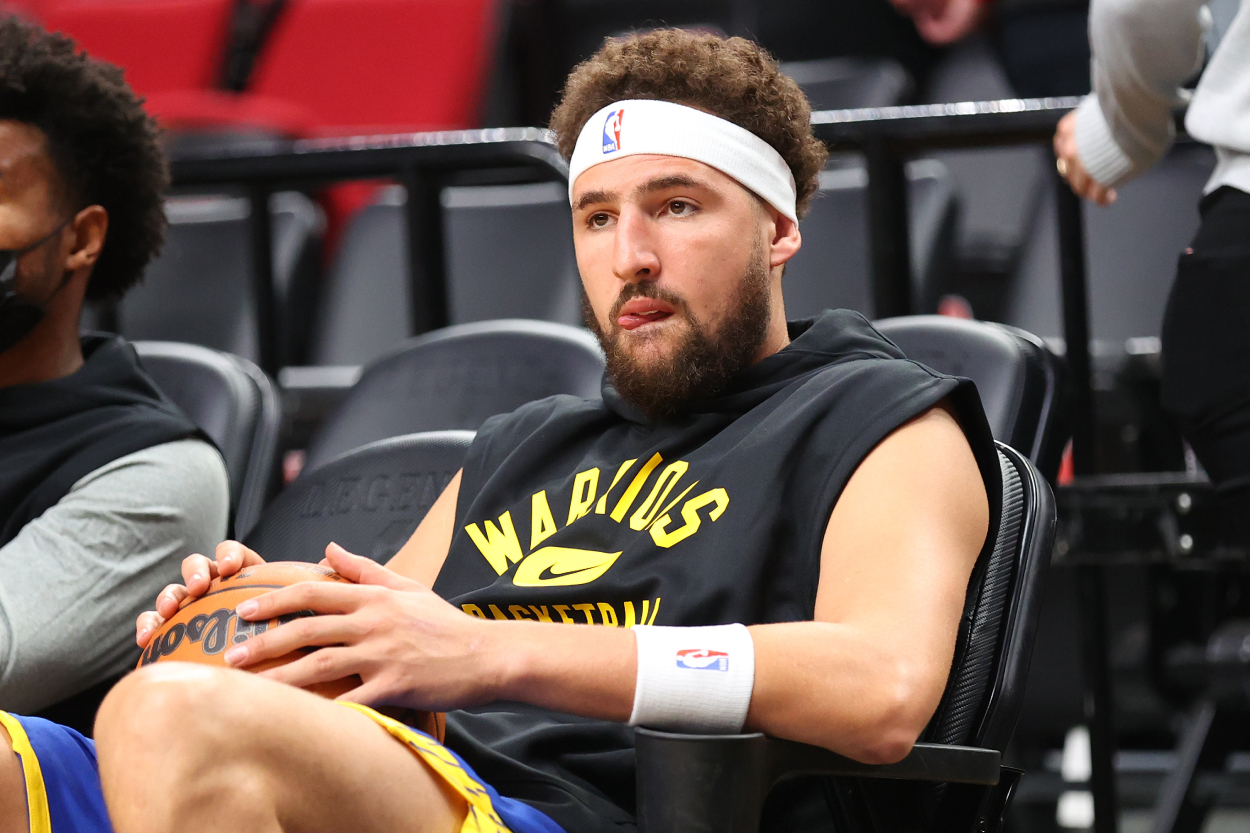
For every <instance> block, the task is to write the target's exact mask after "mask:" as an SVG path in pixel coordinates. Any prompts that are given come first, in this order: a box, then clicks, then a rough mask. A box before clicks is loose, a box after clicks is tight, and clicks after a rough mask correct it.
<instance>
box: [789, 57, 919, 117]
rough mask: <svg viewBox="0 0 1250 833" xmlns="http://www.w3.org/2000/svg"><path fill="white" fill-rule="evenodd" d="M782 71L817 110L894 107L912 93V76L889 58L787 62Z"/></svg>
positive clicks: (847, 58)
mask: <svg viewBox="0 0 1250 833" xmlns="http://www.w3.org/2000/svg"><path fill="white" fill-rule="evenodd" d="M781 71H782V72H784V73H785V74H786V75H788V76H790V77H791V78H793V79H794V80H795V82H796V83H797V84H798V85H799V87H800V88H801V89H802V90H803V94H804V95H806V96H807V100H808V103H810V104H811V106H812V109H813V110H854V109H856V108H859V107H892V106H894V105H897V104H903V103H904V102H905V101H906V100H907V99H908V98H909V97H910V96H911V93H912V87H913V84H912V80H911V76H909V75H908V74H907V70H905V69H903V66H902V65H901V64H899V63H898V62H897V61H893V60H891V59H889V58H878V57H867V56H854V57H843V58H818V59H816V60H814V61H787V62H785V63H783V64H782V65H781Z"/></svg>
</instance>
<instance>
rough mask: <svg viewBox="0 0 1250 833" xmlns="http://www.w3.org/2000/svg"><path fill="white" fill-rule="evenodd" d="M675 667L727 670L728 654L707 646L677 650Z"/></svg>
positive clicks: (696, 669)
mask: <svg viewBox="0 0 1250 833" xmlns="http://www.w3.org/2000/svg"><path fill="white" fill-rule="evenodd" d="M677 667H678V668H689V669H691V670H692V671H728V670H729V654H727V653H725V652H724V651H710V650H708V649H707V648H687V649H686V650H684V651H678V652H677Z"/></svg>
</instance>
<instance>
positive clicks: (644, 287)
mask: <svg viewBox="0 0 1250 833" xmlns="http://www.w3.org/2000/svg"><path fill="white" fill-rule="evenodd" d="M635 298H650V299H652V300H654V301H663V302H664V303H666V304H669V305H670V306H672V307H673V310H674V311H676V312H679V313H681V314H682V315H684V316H685V317H686V318H692V316H691V315H690V307H689V306H688V305H687V304H686V299H685V298H683V297H682V296H680V295H678V294H677V293H676V292H673V291H672V290H671V289H664V288H663V287H659V286H656V285H655V284H654V283H651V282H649V281H640V282H638V283H631V284H626V285H625V286H624V287H622V288H621V294H620V295H618V296H616V301H615V302H614V303H613V304H612V309H611V311H610V312H609V313H608V321H609V323H611V322H615V321H616V319H617V317H618V316H619V315H620V313H621V307H623V306H625V305H626V304H627V303H629V302H630V301H632V300H633V299H635Z"/></svg>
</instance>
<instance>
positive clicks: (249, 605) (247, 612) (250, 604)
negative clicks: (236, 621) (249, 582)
mask: <svg viewBox="0 0 1250 833" xmlns="http://www.w3.org/2000/svg"><path fill="white" fill-rule="evenodd" d="M256 608H257V604H256V600H255V599H248V600H247V601H243V602H239V604H238V606H237V607H235V609H234V612H235V613H237V614H238V615H239V616H241V617H243V618H244V619H246V618H248V617H249V616H254V615H255V614H256Z"/></svg>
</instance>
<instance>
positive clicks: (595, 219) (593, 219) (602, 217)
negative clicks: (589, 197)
mask: <svg viewBox="0 0 1250 833" xmlns="http://www.w3.org/2000/svg"><path fill="white" fill-rule="evenodd" d="M607 224H608V215H607V214H604V213H602V212H601V213H599V214H591V215H590V226H591V228H603V227H604V226H606V225H607Z"/></svg>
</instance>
